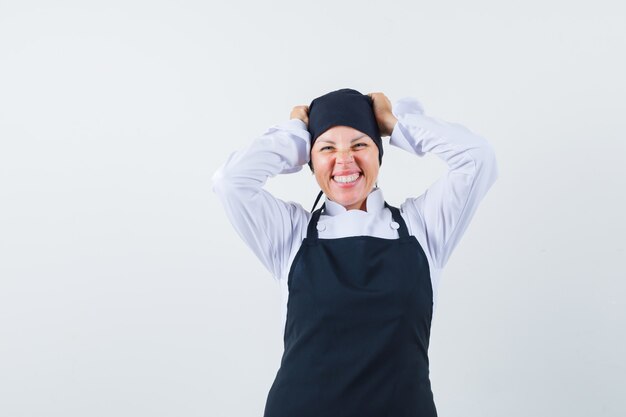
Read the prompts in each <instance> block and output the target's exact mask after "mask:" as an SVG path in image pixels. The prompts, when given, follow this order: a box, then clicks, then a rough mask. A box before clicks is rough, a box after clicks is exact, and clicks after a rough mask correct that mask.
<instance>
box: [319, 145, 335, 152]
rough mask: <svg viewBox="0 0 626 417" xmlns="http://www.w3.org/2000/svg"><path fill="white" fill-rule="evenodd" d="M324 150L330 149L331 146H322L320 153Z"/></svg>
mask: <svg viewBox="0 0 626 417" xmlns="http://www.w3.org/2000/svg"><path fill="white" fill-rule="evenodd" d="M324 149H332V146H324V147H323V148H322V149H320V150H321V151H323V150H324Z"/></svg>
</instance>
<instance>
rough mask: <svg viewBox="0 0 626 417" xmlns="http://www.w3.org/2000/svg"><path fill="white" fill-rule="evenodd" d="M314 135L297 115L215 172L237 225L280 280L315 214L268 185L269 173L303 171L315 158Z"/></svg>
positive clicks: (220, 195)
mask: <svg viewBox="0 0 626 417" xmlns="http://www.w3.org/2000/svg"><path fill="white" fill-rule="evenodd" d="M309 154H310V133H309V132H308V130H307V128H306V123H305V122H304V121H303V120H301V119H299V118H292V119H290V120H288V121H285V122H283V123H280V124H277V125H274V126H272V127H270V128H269V129H268V130H267V131H266V132H265V133H264V134H262V135H261V136H259V137H257V138H255V139H254V140H253V141H252V143H251V144H250V145H249V146H248V147H247V148H245V149H243V150H239V151H236V152H233V153H231V154H230V156H229V157H228V159H227V160H226V162H225V163H224V164H223V165H222V166H221V167H219V168H218V170H217V171H216V172H215V173H214V174H213V177H212V182H213V187H212V188H213V191H214V192H215V193H216V194H217V196H218V198H219V200H220V201H221V203H222V205H223V206H224V209H225V210H226V215H227V217H228V219H229V220H230V222H231V224H232V225H233V227H234V228H235V230H236V231H237V233H238V234H239V236H240V237H241V238H242V239H243V240H244V242H245V243H246V244H247V245H248V246H249V247H250V249H252V251H253V252H254V253H255V255H256V256H257V257H258V258H259V260H260V261H261V262H262V263H263V265H264V266H265V267H266V268H267V269H268V270H269V271H270V272H271V273H272V275H273V276H274V278H276V279H279V278H280V277H281V274H282V270H283V268H285V267H286V264H287V262H288V261H289V259H288V257H289V254H290V253H291V247H292V245H293V244H294V240H295V239H301V232H300V231H301V230H302V229H303V228H304V229H306V225H307V224H308V216H309V213H308V212H307V211H306V210H304V208H303V207H302V206H301V205H299V204H298V203H294V202H285V201H283V200H281V199H278V198H276V197H274V196H273V195H272V194H270V193H269V192H268V191H266V190H264V189H263V186H264V185H265V183H266V182H267V179H268V178H269V177H274V176H276V175H278V174H289V173H294V172H298V171H300V170H301V169H302V166H303V165H304V164H306V163H308V161H309Z"/></svg>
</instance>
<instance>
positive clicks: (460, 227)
mask: <svg viewBox="0 0 626 417" xmlns="http://www.w3.org/2000/svg"><path fill="white" fill-rule="evenodd" d="M393 113H394V115H395V116H396V118H397V119H398V123H397V124H396V126H395V127H394V129H393V132H392V134H391V138H390V142H389V143H390V145H393V146H397V147H399V148H401V149H404V150H405V151H407V152H411V153H413V154H415V155H417V156H420V157H421V156H423V155H425V154H426V153H428V152H432V153H433V154H435V155H436V156H437V157H439V158H441V159H442V160H443V161H444V162H445V163H446V164H447V165H448V167H449V169H448V171H447V172H446V173H445V174H444V175H442V176H441V177H440V178H439V179H438V180H437V181H435V182H434V183H433V184H432V185H431V186H430V187H429V188H428V189H427V190H426V192H425V193H423V194H422V195H421V196H419V197H416V198H408V199H406V201H405V202H404V203H403V204H402V209H403V210H404V212H406V214H407V215H408V217H409V219H410V220H411V221H419V222H422V224H421V228H423V230H425V234H426V239H427V240H428V245H427V246H428V249H429V251H430V255H431V259H432V260H433V262H434V263H435V265H436V266H437V267H439V268H443V266H444V265H445V264H446V263H447V261H448V259H449V257H450V255H451V253H452V251H453V250H454V248H455V247H456V246H457V244H458V243H459V241H460V239H461V237H462V236H463V233H464V232H465V230H466V229H467V227H468V225H469V223H470V221H471V219H472V217H473V216H474V213H475V212H476V209H477V207H478V205H479V203H480V201H481V200H482V199H483V197H484V196H485V194H486V193H487V191H488V190H489V188H490V187H491V186H492V185H493V183H494V182H495V180H496V178H497V176H498V167H497V163H496V158H495V153H494V150H493V148H492V146H491V145H490V144H489V143H488V142H487V140H486V139H484V138H483V137H481V136H479V135H476V134H475V133H473V132H471V131H470V130H468V129H467V128H465V127H463V126H462V125H460V124H456V123H449V122H445V121H442V120H439V119H436V118H434V117H429V116H427V115H425V114H424V110H423V107H422V106H421V104H420V103H419V101H417V100H415V99H413V98H410V97H406V98H403V99H400V100H398V101H397V102H396V104H395V105H394V108H393Z"/></svg>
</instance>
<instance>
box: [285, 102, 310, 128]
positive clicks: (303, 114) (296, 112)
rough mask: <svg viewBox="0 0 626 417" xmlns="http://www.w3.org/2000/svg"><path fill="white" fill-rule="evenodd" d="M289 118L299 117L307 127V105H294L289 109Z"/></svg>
mask: <svg viewBox="0 0 626 417" xmlns="http://www.w3.org/2000/svg"><path fill="white" fill-rule="evenodd" d="M289 119H300V120H302V121H303V122H304V124H305V125H307V127H308V126H309V106H306V105H302V106H295V107H294V108H293V110H291V115H290V116H289Z"/></svg>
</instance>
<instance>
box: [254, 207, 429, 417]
mask: <svg viewBox="0 0 626 417" xmlns="http://www.w3.org/2000/svg"><path fill="white" fill-rule="evenodd" d="M324 206H325V205H322V207H321V208H319V209H318V210H316V211H315V212H313V215H312V217H311V220H310V222H309V225H308V229H307V236H306V238H305V239H304V240H303V241H302V246H301V247H300V250H299V251H298V253H297V254H296V256H295V258H294V260H293V263H292V265H291V270H290V271H289V276H288V284H287V285H288V288H289V298H288V301H287V321H286V326H285V335H284V343H285V351H284V353H283V356H282V359H281V365H280V369H279V370H278V372H277V374H276V379H275V380H274V383H273V384H272V387H271V389H270V391H269V393H268V396H267V402H266V405H265V414H264V417H387V416H388V417H436V416H437V411H436V408H435V403H434V400H433V394H432V391H431V387H430V379H429V367H428V364H429V362H428V344H429V339H430V324H431V320H432V305H433V292H432V285H431V281H430V271H429V267H428V260H427V258H426V255H425V254H424V251H423V250H422V247H421V246H420V244H419V242H418V241H417V239H416V238H415V236H409V234H408V231H407V227H406V224H405V222H404V220H403V219H402V216H401V215H400V210H398V209H397V208H395V207H392V206H389V205H388V204H387V203H386V202H385V207H388V208H389V209H390V210H391V213H392V216H393V220H394V223H391V224H390V227H393V228H397V229H398V233H399V236H400V237H399V238H398V239H383V238H378V237H373V236H351V237H343V238H338V239H318V233H317V222H318V220H319V217H320V213H321V211H322V210H323V209H324Z"/></svg>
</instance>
